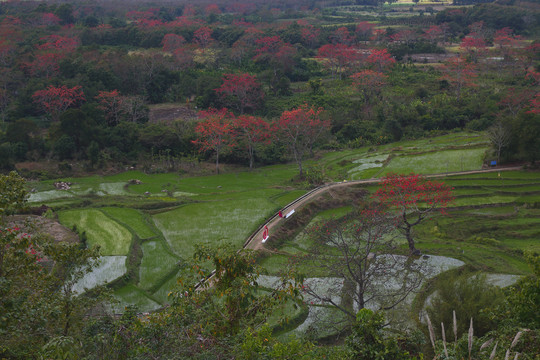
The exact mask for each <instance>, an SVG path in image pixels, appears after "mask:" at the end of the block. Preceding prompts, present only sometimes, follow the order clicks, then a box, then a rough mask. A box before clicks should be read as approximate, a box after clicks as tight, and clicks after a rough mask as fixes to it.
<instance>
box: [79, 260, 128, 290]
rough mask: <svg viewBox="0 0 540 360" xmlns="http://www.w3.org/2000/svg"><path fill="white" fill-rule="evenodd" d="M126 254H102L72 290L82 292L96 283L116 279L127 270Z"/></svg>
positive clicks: (102, 283) (105, 282) (96, 284)
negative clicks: (93, 266)
mask: <svg viewBox="0 0 540 360" xmlns="http://www.w3.org/2000/svg"><path fill="white" fill-rule="evenodd" d="M126 259H127V257H126V256H102V257H100V258H99V263H98V265H96V267H95V268H94V269H93V270H92V272H90V273H88V274H85V275H84V277H83V278H81V279H80V280H79V281H77V283H76V284H75V286H74V287H73V291H74V292H75V293H76V294H82V293H83V292H84V291H85V290H86V289H92V288H94V287H96V286H98V285H105V284H107V283H110V282H111V281H114V280H116V279H118V278H119V277H120V276H122V275H124V274H125V273H126V271H127V267H126Z"/></svg>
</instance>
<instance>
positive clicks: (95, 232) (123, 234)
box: [58, 209, 133, 255]
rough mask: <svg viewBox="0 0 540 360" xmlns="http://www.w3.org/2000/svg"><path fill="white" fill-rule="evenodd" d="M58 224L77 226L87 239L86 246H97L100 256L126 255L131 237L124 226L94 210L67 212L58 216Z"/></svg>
mask: <svg viewBox="0 0 540 360" xmlns="http://www.w3.org/2000/svg"><path fill="white" fill-rule="evenodd" d="M58 216H59V219H60V222H61V223H62V224H64V225H66V226H67V227H69V228H71V227H73V226H77V229H78V230H79V231H81V232H82V231H84V232H85V233H86V236H87V237H88V246H90V247H93V246H99V247H100V252H101V255H127V254H128V252H129V247H130V246H131V240H132V238H133V236H132V235H131V233H130V232H129V230H128V229H126V228H125V227H124V226H122V225H120V224H119V223H118V222H116V221H114V220H112V219H111V218H109V217H107V216H106V215H105V214H104V213H103V212H101V211H100V210H96V209H84V210H68V211H63V212H61V213H59V214H58Z"/></svg>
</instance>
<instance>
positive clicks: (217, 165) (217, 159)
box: [216, 150, 219, 174]
mask: <svg viewBox="0 0 540 360" xmlns="http://www.w3.org/2000/svg"><path fill="white" fill-rule="evenodd" d="M216 173H218V174H219V150H216Z"/></svg>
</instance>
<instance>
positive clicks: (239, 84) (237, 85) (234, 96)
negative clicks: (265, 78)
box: [215, 73, 264, 114]
mask: <svg viewBox="0 0 540 360" xmlns="http://www.w3.org/2000/svg"><path fill="white" fill-rule="evenodd" d="M215 91H216V93H217V94H218V95H219V96H220V97H221V99H222V101H224V102H225V103H227V104H228V105H232V106H234V107H236V108H237V109H238V111H240V114H243V113H244V110H245V109H246V108H251V109H256V108H258V107H259V104H260V102H261V100H262V99H263V97H264V93H263V91H262V88H261V84H260V83H259V82H258V81H257V79H256V78H255V76H253V75H249V74H246V73H243V74H225V75H223V84H222V85H221V86H220V87H219V88H217V89H215Z"/></svg>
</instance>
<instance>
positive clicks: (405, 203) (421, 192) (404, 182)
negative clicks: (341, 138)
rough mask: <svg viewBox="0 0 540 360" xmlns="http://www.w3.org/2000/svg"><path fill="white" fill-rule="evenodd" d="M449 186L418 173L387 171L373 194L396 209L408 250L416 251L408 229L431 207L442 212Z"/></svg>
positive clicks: (448, 200)
mask: <svg viewBox="0 0 540 360" xmlns="http://www.w3.org/2000/svg"><path fill="white" fill-rule="evenodd" d="M452 190H453V188H451V187H450V186H448V185H446V184H444V183H441V182H435V181H431V180H427V179H426V178H424V177H422V176H420V175H418V174H410V175H397V174H390V175H388V176H386V177H384V178H383V179H382V181H381V184H380V188H379V189H378V190H377V191H376V192H375V194H374V195H373V197H374V198H376V199H377V200H378V201H379V202H380V203H381V204H382V205H384V206H387V207H388V208H390V209H393V210H394V211H396V212H398V216H399V217H400V219H401V222H400V223H399V225H398V228H399V229H400V230H401V231H403V233H404V234H405V237H406V238H407V242H408V243H409V250H410V251H411V254H418V253H419V251H418V250H416V248H415V246H414V239H413V234H412V229H413V227H414V226H416V225H418V224H420V223H421V222H422V221H423V220H425V219H426V218H428V217H429V216H430V215H431V214H432V213H433V212H434V211H435V210H439V211H440V212H441V213H442V214H444V213H445V209H446V207H447V206H448V204H449V203H450V202H451V201H452V200H454V196H453V195H452Z"/></svg>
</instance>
